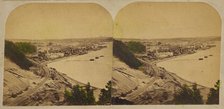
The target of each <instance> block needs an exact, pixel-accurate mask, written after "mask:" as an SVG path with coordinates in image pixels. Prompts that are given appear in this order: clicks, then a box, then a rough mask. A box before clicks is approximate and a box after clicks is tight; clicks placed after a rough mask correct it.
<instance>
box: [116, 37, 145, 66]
mask: <svg viewBox="0 0 224 109" xmlns="http://www.w3.org/2000/svg"><path fill="white" fill-rule="evenodd" d="M113 55H114V56H115V57H117V58H119V59H120V60H121V61H123V62H124V63H126V64H127V65H128V66H129V67H131V68H135V69H137V68H138V67H140V66H141V65H142V63H141V62H140V61H139V60H138V59H137V58H136V57H135V56H134V55H133V53H132V52H130V51H129V49H128V47H127V46H126V45H125V44H124V43H123V42H121V41H118V40H114V41H113Z"/></svg>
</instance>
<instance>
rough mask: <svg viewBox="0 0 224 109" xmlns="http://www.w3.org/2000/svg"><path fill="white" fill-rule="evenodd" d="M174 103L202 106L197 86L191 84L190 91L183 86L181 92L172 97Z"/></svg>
mask: <svg viewBox="0 0 224 109" xmlns="http://www.w3.org/2000/svg"><path fill="white" fill-rule="evenodd" d="M174 102H175V104H203V100H202V96H201V94H200V90H199V89H198V88H197V84H193V87H192V89H191V88H189V87H188V86H187V85H184V86H183V87H182V89H181V91H180V92H179V93H177V94H175V95H174Z"/></svg>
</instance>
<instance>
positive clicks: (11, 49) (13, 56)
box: [5, 40, 33, 69]
mask: <svg viewBox="0 0 224 109" xmlns="http://www.w3.org/2000/svg"><path fill="white" fill-rule="evenodd" d="M5 57H7V58H9V59H10V60H11V61H13V62H14V63H16V64H17V65H18V66H19V67H20V68H22V69H29V67H31V66H33V63H32V62H30V61H29V60H28V59H27V58H26V56H25V55H24V54H23V52H22V51H20V50H19V49H18V48H17V47H16V45H15V44H14V43H13V42H11V41H7V40H6V41H5Z"/></svg>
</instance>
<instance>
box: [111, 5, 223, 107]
mask: <svg viewBox="0 0 224 109" xmlns="http://www.w3.org/2000/svg"><path fill="white" fill-rule="evenodd" d="M199 12H200V13H199ZM115 22H116V23H115V33H116V35H115V36H114V37H115V39H114V42H113V74H112V89H113V90H112V98H114V99H112V103H113V104H117V105H120V104H135V105H136V104H137V105H139V104H141V105H146V104H219V87H220V44H221V43H220V41H221V36H220V35H221V20H220V17H219V15H218V13H217V12H216V11H215V10H214V9H213V8H211V7H210V6H209V5H207V4H203V3H145V2H138V3H132V4H129V5H127V6H126V7H124V8H123V9H122V10H120V11H119V13H118V14H117V16H116V18H115Z"/></svg>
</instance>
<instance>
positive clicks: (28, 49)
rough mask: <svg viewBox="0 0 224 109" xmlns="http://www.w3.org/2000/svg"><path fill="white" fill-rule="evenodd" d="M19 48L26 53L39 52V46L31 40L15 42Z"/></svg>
mask: <svg viewBox="0 0 224 109" xmlns="http://www.w3.org/2000/svg"><path fill="white" fill-rule="evenodd" d="M15 45H16V47H17V48H18V50H20V51H21V52H23V53H24V54H31V53H35V52H37V47H36V46H34V45H33V44H31V43H29V42H16V43H15Z"/></svg>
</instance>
